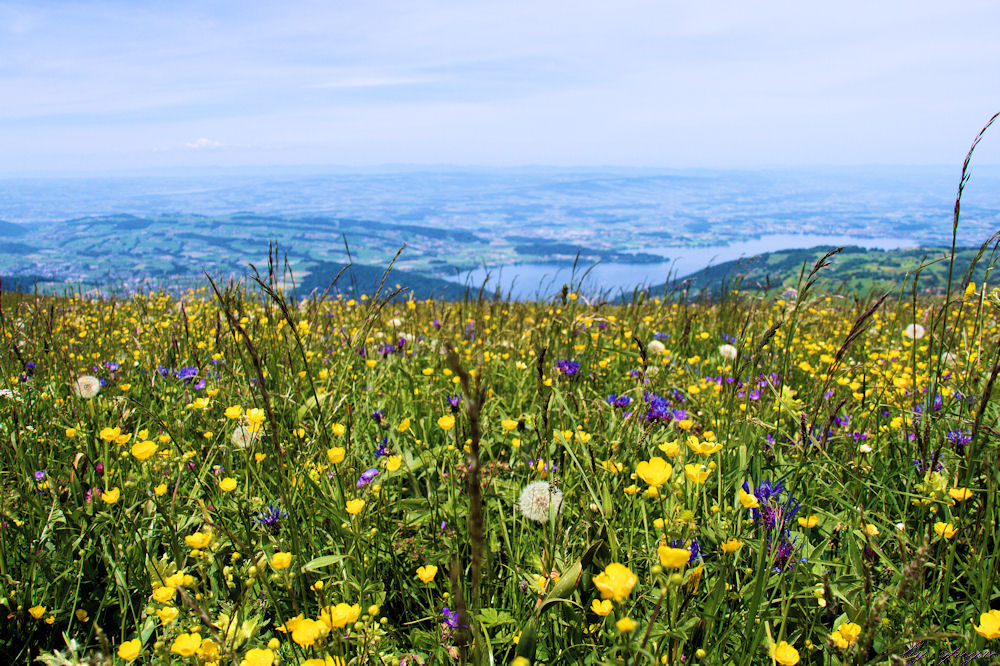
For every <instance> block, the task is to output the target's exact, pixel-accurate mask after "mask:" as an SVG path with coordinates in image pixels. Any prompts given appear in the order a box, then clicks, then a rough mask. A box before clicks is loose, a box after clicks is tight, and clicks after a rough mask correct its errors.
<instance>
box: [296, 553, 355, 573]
mask: <svg viewBox="0 0 1000 666" xmlns="http://www.w3.org/2000/svg"><path fill="white" fill-rule="evenodd" d="M346 557H347V555H323V556H322V557H317V558H316V559H314V560H310V561H309V562H307V563H306V564H305V566H303V567H302V570H303V571H316V569H322V568H323V567H328V566H330V565H331V564H337V563H338V562H342V561H343V560H344V559H345V558H346Z"/></svg>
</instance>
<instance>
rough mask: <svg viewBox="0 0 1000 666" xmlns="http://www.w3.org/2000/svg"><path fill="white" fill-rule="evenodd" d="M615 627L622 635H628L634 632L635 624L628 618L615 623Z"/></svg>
mask: <svg viewBox="0 0 1000 666" xmlns="http://www.w3.org/2000/svg"><path fill="white" fill-rule="evenodd" d="M615 626H616V627H618V631H620V632H621V633H623V634H628V633H631V632H633V631H635V622H633V621H632V618H629V617H623V618H621V619H620V620H618V621H617V622H615Z"/></svg>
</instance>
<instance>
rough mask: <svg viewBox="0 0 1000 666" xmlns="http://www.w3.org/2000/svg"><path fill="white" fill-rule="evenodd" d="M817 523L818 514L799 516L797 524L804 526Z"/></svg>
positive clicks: (807, 526)
mask: <svg viewBox="0 0 1000 666" xmlns="http://www.w3.org/2000/svg"><path fill="white" fill-rule="evenodd" d="M818 523H819V516H800V517H799V525H800V526H802V527H805V528H810V527H816V525H817V524H818Z"/></svg>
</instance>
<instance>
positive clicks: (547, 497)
mask: <svg viewBox="0 0 1000 666" xmlns="http://www.w3.org/2000/svg"><path fill="white" fill-rule="evenodd" d="M560 504H562V491H561V490H559V489H558V488H556V487H555V486H553V485H552V484H550V483H549V482H548V481H536V482H534V483H529V484H528V485H526V486H525V487H524V490H522V491H521V499H520V500H518V506H519V507H520V509H521V513H522V514H523V515H524V517H525V518H527V519H528V520H533V521H535V522H536V523H544V522H545V521H546V520H548V519H549V506H550V505H551V506H552V507H553V510H554V511H555V512H556V513H558V512H559V505H560Z"/></svg>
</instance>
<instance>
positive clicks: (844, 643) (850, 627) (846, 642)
mask: <svg viewBox="0 0 1000 666" xmlns="http://www.w3.org/2000/svg"><path fill="white" fill-rule="evenodd" d="M859 636H861V626H860V625H857V624H854V623H853V622H845V623H844V624H842V625H840V626H839V627H837V629H836V631H834V632H833V633H832V634H830V640H831V641H833V644H834V645H836V646H837V647H839V648H841V649H843V650H846V649H847V648H849V647H850V646H851V645H853V644H854V643H855V642H857V640H858V637H859Z"/></svg>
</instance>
